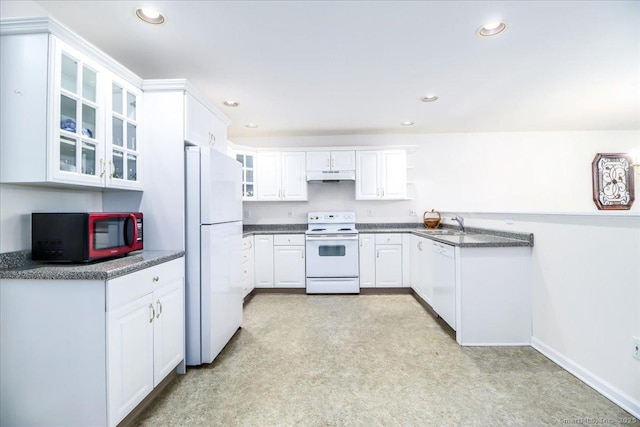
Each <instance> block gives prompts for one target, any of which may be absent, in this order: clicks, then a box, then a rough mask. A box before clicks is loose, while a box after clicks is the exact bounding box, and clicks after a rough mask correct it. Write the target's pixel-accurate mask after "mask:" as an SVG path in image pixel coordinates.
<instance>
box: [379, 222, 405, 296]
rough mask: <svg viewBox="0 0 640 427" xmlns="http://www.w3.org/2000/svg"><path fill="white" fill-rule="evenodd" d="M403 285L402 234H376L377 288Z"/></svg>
mask: <svg viewBox="0 0 640 427" xmlns="http://www.w3.org/2000/svg"><path fill="white" fill-rule="evenodd" d="M400 287H402V234H399V233H398V234H376V288H400Z"/></svg>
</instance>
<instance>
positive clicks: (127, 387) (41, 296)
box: [0, 258, 185, 426]
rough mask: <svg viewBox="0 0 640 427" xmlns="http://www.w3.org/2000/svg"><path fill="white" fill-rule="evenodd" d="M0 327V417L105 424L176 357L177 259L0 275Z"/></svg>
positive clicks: (179, 317) (8, 421)
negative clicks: (42, 276) (31, 276)
mask: <svg viewBox="0 0 640 427" xmlns="http://www.w3.org/2000/svg"><path fill="white" fill-rule="evenodd" d="M0 328H1V331H0V332H1V333H0V347H1V348H2V363H1V364H0V377H1V378H2V381H1V382H0V425H65V426H84V425H92V426H115V425H117V424H118V423H119V422H120V421H122V419H123V418H124V417H125V416H127V415H128V414H129V413H130V412H131V410H132V409H133V408H135V407H136V405H138V403H140V402H141V401H142V399H144V398H145V397H146V396H147V395H148V394H149V393H150V392H151V391H152V390H153V388H154V387H155V386H156V385H158V383H160V382H161V381H162V380H163V379H164V378H165V377H166V376H167V375H168V374H169V373H170V372H171V371H173V370H174V369H175V368H176V367H177V366H178V365H180V363H181V362H182V361H183V360H184V345H185V342H184V259H183V258H179V259H175V260H172V261H169V262H165V263H162V264H158V265H155V266H152V267H149V268H146V269H143V270H139V271H136V272H134V273H130V274H127V275H125V276H121V277H118V278H115V279H111V280H108V281H104V280H103V281H100V280H26V279H25V280H21V279H2V280H0ZM70 408H71V409H70Z"/></svg>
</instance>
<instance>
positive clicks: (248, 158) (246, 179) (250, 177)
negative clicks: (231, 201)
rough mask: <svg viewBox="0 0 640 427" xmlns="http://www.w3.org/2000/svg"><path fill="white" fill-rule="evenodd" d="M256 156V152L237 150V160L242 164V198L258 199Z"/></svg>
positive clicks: (248, 199)
mask: <svg viewBox="0 0 640 427" xmlns="http://www.w3.org/2000/svg"><path fill="white" fill-rule="evenodd" d="M255 158H256V156H255V153H249V152H242V151H238V152H236V160H237V161H239V162H240V164H241V165H242V200H247V201H250V200H257V193H256V191H255V190H256V188H255V187H256V183H255Z"/></svg>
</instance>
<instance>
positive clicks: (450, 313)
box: [431, 242, 456, 330]
mask: <svg viewBox="0 0 640 427" xmlns="http://www.w3.org/2000/svg"><path fill="white" fill-rule="evenodd" d="M433 252H434V254H433V268H432V270H431V272H432V275H433V276H432V277H433V309H434V310H435V312H436V313H438V315H439V316H440V317H442V319H443V320H444V321H445V322H447V323H448V324H449V326H451V327H452V328H453V330H455V329H456V258H455V248H454V247H453V246H450V245H443V244H442V243H436V242H434V243H433Z"/></svg>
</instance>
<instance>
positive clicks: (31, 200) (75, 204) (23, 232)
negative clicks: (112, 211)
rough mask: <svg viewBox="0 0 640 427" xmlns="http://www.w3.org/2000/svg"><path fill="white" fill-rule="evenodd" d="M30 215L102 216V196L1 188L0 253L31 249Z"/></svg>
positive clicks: (59, 191) (7, 185) (71, 192)
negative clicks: (35, 213) (87, 214)
mask: <svg viewBox="0 0 640 427" xmlns="http://www.w3.org/2000/svg"><path fill="white" fill-rule="evenodd" d="M32 212H102V192H100V191H81V190H70V189H53V188H43V187H32V186H27V185H11V184H0V252H13V251H21V250H26V249H31V213H32Z"/></svg>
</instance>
